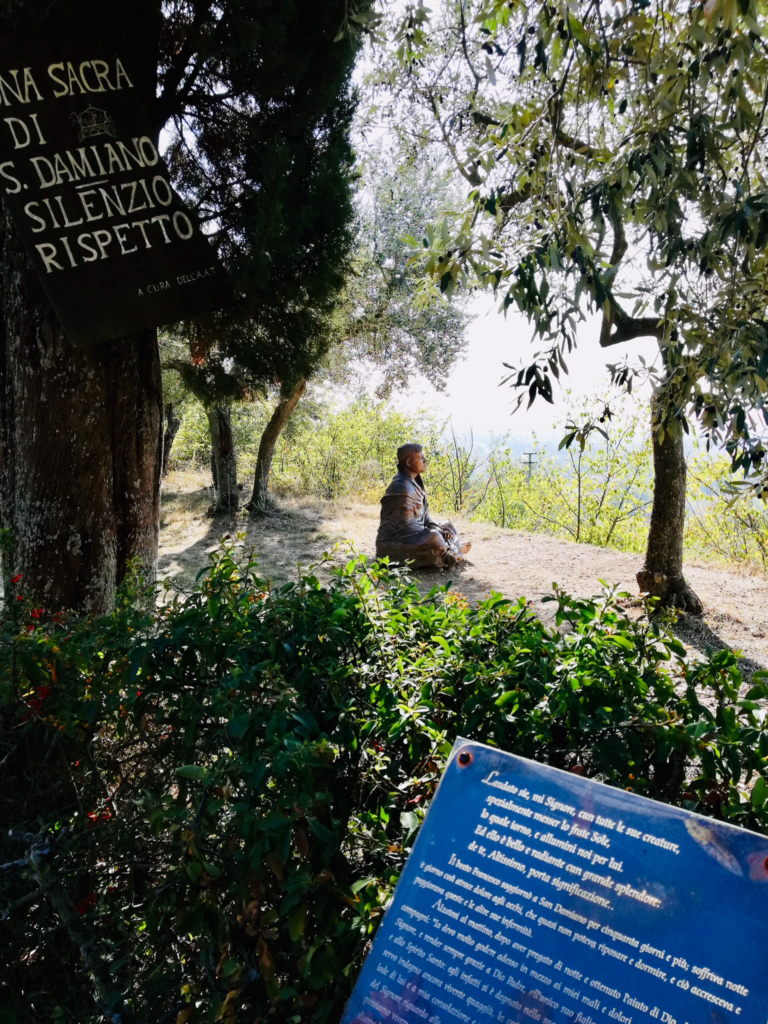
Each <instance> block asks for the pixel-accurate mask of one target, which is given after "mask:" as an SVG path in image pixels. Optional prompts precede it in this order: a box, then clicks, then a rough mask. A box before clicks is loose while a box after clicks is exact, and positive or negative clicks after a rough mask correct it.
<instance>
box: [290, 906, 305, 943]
mask: <svg viewBox="0 0 768 1024" xmlns="http://www.w3.org/2000/svg"><path fill="white" fill-rule="evenodd" d="M306 920H307V904H306V903H302V904H301V906H300V907H297V908H296V910H294V912H293V913H292V914H291V916H290V917H289V918H288V934H289V935H290V937H291V938H292V939H293V941H294V942H296V940H297V939H300V938H301V936H302V935H303V934H304V925H305V924H306Z"/></svg>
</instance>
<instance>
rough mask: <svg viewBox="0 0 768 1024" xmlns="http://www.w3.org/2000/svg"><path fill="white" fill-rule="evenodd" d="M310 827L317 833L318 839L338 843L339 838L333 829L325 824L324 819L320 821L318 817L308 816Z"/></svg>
mask: <svg viewBox="0 0 768 1024" xmlns="http://www.w3.org/2000/svg"><path fill="white" fill-rule="evenodd" d="M307 820H308V821H309V827H310V828H311V829H312V831H313V832H314V833H315V835H316V836H317V838H318V839H322V841H323V842H324V843H334V844H336V843H338V839H337V838H336V836H335V835H334V833H333V832H331V830H330V829H329V828H328V827H327V826H325V825H324V824H323V823H322V821H318V820H317V818H308V819H307Z"/></svg>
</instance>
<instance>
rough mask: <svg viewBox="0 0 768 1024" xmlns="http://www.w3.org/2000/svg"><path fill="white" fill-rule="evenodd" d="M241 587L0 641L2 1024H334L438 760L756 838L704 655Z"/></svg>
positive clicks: (573, 610) (28, 627) (393, 601)
mask: <svg viewBox="0 0 768 1024" xmlns="http://www.w3.org/2000/svg"><path fill="white" fill-rule="evenodd" d="M255 568H256V567H255V565H254V564H253V563H246V564H240V565H238V564H237V563H236V561H235V559H234V549H233V548H232V547H227V548H224V549H222V550H221V551H220V552H219V553H218V554H217V555H215V556H214V559H213V564H212V566H211V569H210V571H209V573H208V575H207V576H205V578H204V579H202V581H201V582H200V584H199V585H198V587H197V588H196V589H195V590H194V592H193V593H191V594H190V595H188V596H187V598H186V600H185V601H183V602H181V601H179V600H176V601H175V602H174V603H173V604H171V605H168V606H165V607H161V608H160V609H159V610H158V611H157V612H154V611H153V612H151V613H150V612H147V611H142V610H141V609H142V608H147V607H152V605H151V603H150V604H147V601H148V599H149V598H150V597H151V596H152V595H151V594H147V593H145V592H143V591H142V590H141V588H134V589H131V588H126V589H125V590H124V592H123V594H122V596H121V599H120V602H119V604H118V607H117V609H116V611H115V613H114V614H113V615H112V616H110V617H108V618H105V619H100V620H95V621H91V620H84V619H79V620H78V619H73V620H71V621H63V620H62V618H61V617H60V616H56V617H55V618H54V619H53V620H50V619H46V617H45V613H44V612H43V611H42V610H41V609H30V608H28V607H26V606H25V605H24V603H23V601H19V602H18V603H17V604H15V606H14V608H13V609H12V610H11V611H10V612H9V613H8V614H7V615H6V618H5V620H4V621H3V623H2V627H3V633H2V639H3V643H2V647H0V659H1V660H0V672H1V675H0V680H1V685H2V690H1V691H0V694H1V700H2V703H1V704H0V728H1V732H0V743H2V751H3V759H2V779H1V782H2V794H3V826H4V828H3V833H2V837H1V838H0V864H2V868H3V870H0V890H2V891H0V901H1V905H2V906H3V908H4V913H3V922H2V925H0V927H1V928H2V939H0V949H1V950H2V957H3V962H2V968H0V969H1V970H2V974H0V984H1V985H2V995H0V1004H1V1005H2V1006H3V1007H4V1009H3V1011H2V1012H3V1014H4V1016H2V1020H3V1022H4V1024H7V1022H9V1021H10V1022H15V1021H19V1022H20V1021H24V1022H27V1021H41V1022H42V1021H49V1020H56V1021H64V1020H71V1021H77V1022H78V1024H86V1022H91V1021H93V1022H95V1021H96V1020H102V1019H104V1018H107V1019H111V1020H113V1021H115V1022H116V1021H118V1020H120V1021H121V1024H130V1022H132V1021H141V1022H159V1021H173V1020H174V1019H178V1021H179V1022H181V1024H184V1022H185V1021H192V1022H194V1021H213V1020H225V1021H228V1022H232V1024H234V1022H235V1021H236V1020H243V1021H245V1020H248V1021H251V1020H253V1019H256V1018H258V1019H262V1020H264V1019H267V1018H269V1019H271V1020H274V1021H280V1022H282V1021H286V1022H288V1021H290V1022H291V1024H299V1021H302V1020H306V1021H317V1022H323V1021H326V1020H328V1021H337V1020H338V1019H339V1015H340V1013H341V1011H342V1008H343V1005H344V1003H345V1000H346V998H347V997H348V995H349V993H350V991H351V988H352V985H353V983H354V979H355V976H356V972H357V970H358V968H359V966H360V962H361V958H362V956H363V951H364V949H365V945H366V943H367V941H368V940H369V938H370V936H371V935H372V933H373V931H374V930H375V927H376V923H377V921H378V920H379V919H380V916H381V914H382V912H383V908H384V905H385V903H386V901H387V899H388V898H389V896H390V894H391V891H392V887H393V886H394V884H395V882H396V880H397V877H398V875H399V872H400V870H401V868H402V865H403V861H404V857H405V856H406V854H407V852H408V850H409V848H410V846H411V844H412V842H413V839H414V836H415V834H416V831H417V829H418V826H419V823H420V821H421V819H422V817H423V814H424V810H425V808H426V806H427V804H428V802H429V798H430V796H431V794H432V792H433V791H434V788H435V785H436V783H437V781H438V778H439V775H440V772H441V770H442V768H443V766H444V764H445V759H446V756H447V754H448V752H449V750H450V747H451V745H452V742H453V740H454V739H455V737H456V736H457V735H463V736H467V737H470V738H473V739H477V740H481V741H484V742H486V743H490V744H494V745H497V746H499V747H501V748H502V749H505V750H510V751H514V752H516V753H519V754H522V755H524V756H526V757H529V758H534V759H536V760H539V761H543V762H547V763H549V764H553V765H556V766H558V767H561V768H576V769H577V770H578V771H579V772H583V773H584V774H586V775H587V776H591V777H594V778H598V779H602V780H604V781H606V782H608V783H609V784H611V785H616V786H622V787H627V788H630V789H633V790H634V791H635V792H638V793H641V794H645V795H647V796H650V797H653V798H655V799H659V800H664V801H668V802H671V803H675V804H682V805H685V806H687V807H690V808H694V807H695V808H696V809H698V810H699V811H702V812H703V813H706V814H711V815H715V816H717V817H724V818H728V819H729V820H731V821H733V822H735V823H737V824H741V825H746V826H749V827H751V828H754V829H758V830H761V831H763V832H766V833H768V807H767V806H766V797H767V796H768V786H766V774H768V769H767V768H766V764H767V763H768V732H766V730H765V727H764V720H765V712H764V711H761V710H760V706H759V704H758V703H757V702H758V701H760V700H764V699H765V698H766V696H768V686H767V685H766V683H765V681H764V677H759V678H758V677H757V676H756V677H755V678H754V680H753V685H752V688H751V690H750V691H749V693H748V694H747V696H746V699H743V700H741V699H739V686H740V684H741V679H740V676H739V672H738V669H737V663H736V659H735V657H734V655H733V654H731V653H730V652H727V651H721V652H719V653H718V654H716V655H715V656H714V657H712V658H711V659H710V660H708V661H706V662H703V663H701V664H696V665H694V666H690V665H689V666H686V665H685V664H684V663H683V662H682V661H681V658H682V656H683V654H684V651H683V649H682V647H681V646H680V644H679V643H678V642H677V641H676V640H675V639H674V638H673V637H672V636H671V635H670V634H669V633H668V632H667V631H666V630H665V628H664V626H663V625H662V624H660V623H659V622H658V621H652V622H648V621H647V620H645V619H641V620H640V621H633V620H632V619H630V618H628V617H627V615H626V614H625V612H624V611H622V610H621V608H620V607H618V606H617V605H616V604H615V603H614V602H613V600H612V598H611V597H610V596H605V597H603V598H601V599H599V600H593V601H574V600H571V599H570V598H568V597H567V596H566V595H564V594H562V593H561V592H557V591H556V592H555V594H554V596H553V600H555V601H556V602H557V622H558V625H561V626H565V627H567V628H565V629H563V630H561V631H552V630H550V629H548V628H546V627H545V626H544V625H542V623H541V622H540V621H538V620H537V619H536V618H534V616H533V615H532V614H531V613H530V611H529V610H528V608H527V606H526V604H525V602H524V601H522V600H521V601H518V602H512V601H508V600H505V599H503V598H502V597H501V596H499V595H493V596H492V597H491V598H490V600H488V601H486V602H485V603H484V604H482V605H481V606H480V607H479V608H477V609H470V608H469V607H468V605H467V603H466V601H465V600H464V599H463V598H461V597H460V596H452V595H451V594H450V593H446V590H445V588H443V589H435V590H434V591H433V592H432V593H431V594H430V595H429V596H427V597H426V598H424V597H422V596H421V595H420V594H419V592H418V591H417V589H416V588H415V586H413V585H411V584H410V583H409V582H408V581H407V579H406V578H404V576H403V575H402V572H400V571H395V570H393V569H390V568H388V567H387V566H386V565H385V564H377V563H368V562H366V560H365V559H363V558H359V559H356V558H353V559H352V560H351V561H350V562H349V563H348V564H347V566H346V567H345V568H344V569H341V570H337V571H336V574H335V577H334V579H333V582H332V584H331V585H330V586H328V587H327V588H326V587H324V586H322V585H321V584H320V582H319V581H318V579H317V578H316V577H315V576H312V575H309V576H307V577H305V578H304V579H303V580H302V581H301V583H299V584H297V585H286V586H284V587H283V588H282V589H280V590H277V591H269V590H268V589H267V588H266V586H265V585H264V584H263V583H261V582H260V581H259V580H258V578H256V577H255V576H254V572H255ZM9 829H11V831H10V832H9V831H8V830H9ZM177 1015H178V1016H177Z"/></svg>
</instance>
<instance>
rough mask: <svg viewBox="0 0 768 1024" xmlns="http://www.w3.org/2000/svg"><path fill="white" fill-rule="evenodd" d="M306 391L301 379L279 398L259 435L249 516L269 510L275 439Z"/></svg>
mask: <svg viewBox="0 0 768 1024" xmlns="http://www.w3.org/2000/svg"><path fill="white" fill-rule="evenodd" d="M306 389H307V382H306V380H304V379H303V378H302V379H301V380H300V381H299V382H298V384H297V385H296V386H295V387H294V389H293V390H292V391H291V393H290V394H289V395H286V396H284V397H281V398H280V401H279V402H278V403H277V406H276V408H275V411H274V412H273V413H272V416H271V418H270V420H269V423H268V424H267V426H266V427H265V429H264V433H263V434H262V435H261V441H260V442H259V455H258V458H257V460H256V476H255V479H254V482H253V495H252V497H251V500H250V502H249V505H248V507H249V508H250V510H251V515H259V514H260V513H264V512H266V511H268V509H269V504H270V501H269V472H270V470H271V469H272V459H273V458H274V455H275V447H276V445H277V439H278V438H279V437H280V434H281V432H282V430H283V428H284V427H285V425H286V423H287V422H288V420H289V419H290V416H291V413H292V412H293V410H294V409H295V408H296V406H297V405H298V404H299V400H300V399H301V396H302V395H303V394H304V392H305V391H306Z"/></svg>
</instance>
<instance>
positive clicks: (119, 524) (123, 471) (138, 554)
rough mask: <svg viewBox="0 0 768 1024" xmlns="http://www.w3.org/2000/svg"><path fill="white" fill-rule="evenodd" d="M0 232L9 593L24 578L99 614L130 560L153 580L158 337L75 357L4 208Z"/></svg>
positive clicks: (0, 471) (1, 467)
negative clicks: (0, 239)
mask: <svg viewBox="0 0 768 1024" xmlns="http://www.w3.org/2000/svg"><path fill="white" fill-rule="evenodd" d="M5 229H6V230H5V239H4V246H3V295H2V300H3V318H4V337H3V339H2V342H3V348H2V352H1V353H0V373H2V388H1V389H0V392H1V394H0V398H1V409H0V423H1V429H2V452H1V456H0V515H1V517H2V525H3V526H4V527H6V528H9V529H10V530H11V531H12V534H13V542H14V551H13V554H12V556H10V557H9V558H7V559H6V561H5V566H4V569H5V577H6V584H7V582H8V580H9V578H10V577H11V576H15V575H16V574H17V573H22V574H23V581H22V583H21V584H20V588H21V589H23V592H24V593H25V594H26V595H28V596H29V597H32V598H34V600H35V601H37V602H39V603H41V604H42V605H43V606H44V607H46V608H50V609H58V608H79V609H86V610H89V611H94V612H101V611H106V610H107V609H108V608H109V607H110V605H111V603H112V601H113V598H114V594H115V588H116V586H117V584H118V582H119V581H120V580H121V579H122V577H123V576H124V575H125V572H126V567H127V564H128V562H129V560H132V559H139V560H140V561H141V562H142V563H143V565H144V567H145V569H146V571H147V572H148V574H149V575H150V577H151V576H152V575H153V573H154V567H155V561H156V557H157V535H158V525H159V515H160V490H159V488H160V470H161V452H162V446H161V445H162V429H163V412H162V409H163V406H162V381H161V376H160V359H159V353H158V346H157V334H156V332H155V331H148V332H144V333H142V334H140V335H136V336H135V337H133V338H130V339H124V340H122V341H119V342H113V343H111V344H109V345H102V346H98V347H95V348H91V349H77V348H74V347H73V346H72V345H70V344H69V342H68V341H67V340H66V338H65V337H64V335H63V334H62V332H61V328H60V327H59V324H58V321H57V320H56V317H55V315H54V313H53V311H52V310H51V308H50V306H49V305H48V302H47V299H46V297H45V294H44V293H43V289H42V286H41V284H40V281H39V279H38V277H37V274H36V273H35V271H34V269H33V267H32V265H31V263H30V261H29V259H28V257H27V255H26V253H25V252H24V250H23V246H22V243H21V240H20V238H19V236H18V234H17V232H16V230H15V228H14V227H13V225H12V224H10V222H9V218H8V214H7V211H6V214H5ZM15 589H18V588H15ZM7 592H8V591H6V593H7Z"/></svg>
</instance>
